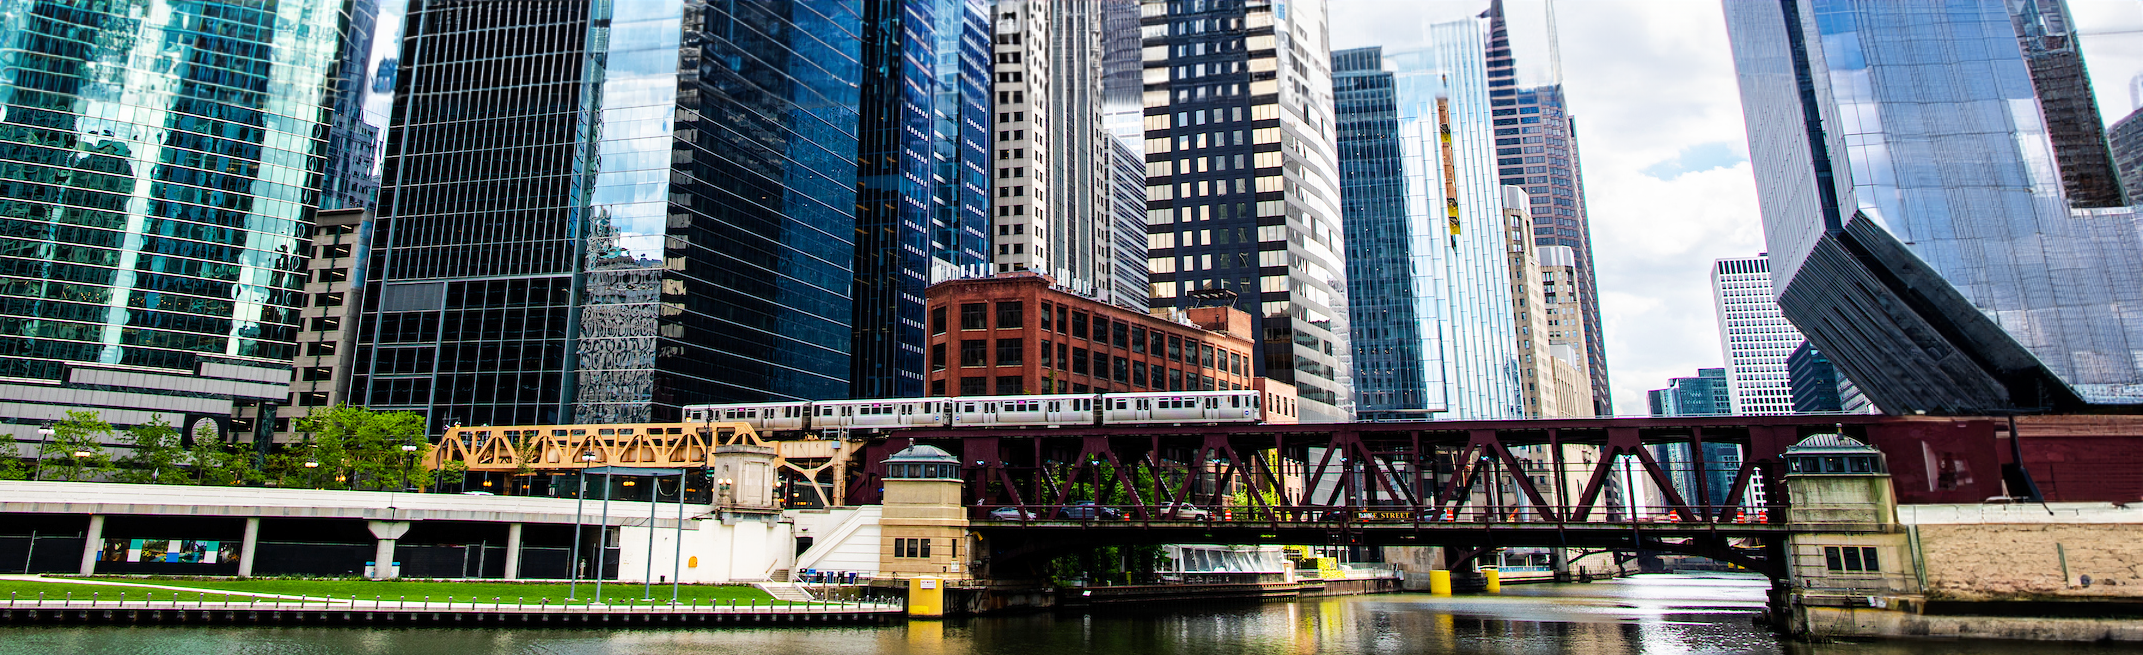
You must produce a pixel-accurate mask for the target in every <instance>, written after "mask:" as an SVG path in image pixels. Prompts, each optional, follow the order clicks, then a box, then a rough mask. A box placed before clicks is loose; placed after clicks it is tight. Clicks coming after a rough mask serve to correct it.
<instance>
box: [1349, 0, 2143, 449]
mask: <svg viewBox="0 0 2143 655" xmlns="http://www.w3.org/2000/svg"><path fill="white" fill-rule="evenodd" d="M1329 1H1330V3H1331V14H1330V29H1331V35H1332V47H1333V48H1334V49H1340V48H1355V47H1363V46H1372V45H1381V46H1384V47H1385V48H1386V49H1387V50H1403V49H1407V48H1410V47H1419V46H1421V45H1423V44H1424V34H1425V30H1424V29H1423V28H1424V27H1425V26H1426V25H1428V24H1432V23H1436V22H1442V21H1449V20H1458V19H1463V18H1467V17H1471V16H1473V15H1476V14H1479V13H1480V12H1481V11H1482V10H1484V9H1486V8H1487V6H1488V2H1487V0H1329ZM1720 2H1721V0H1557V1H1556V2H1555V15H1556V21H1555V28H1556V29H1555V33H1556V34H1557V35H1559V38H1558V39H1556V42H1557V44H1558V47H1557V48H1556V49H1557V50H1559V54H1560V60H1561V62H1562V79H1563V82H1564V85H1565V88H1566V90H1567V92H1568V94H1569V97H1570V108H1571V113H1572V114H1573V115H1574V116H1575V117H1576V121H1577V137H1578V146H1579V149H1580V152H1579V156H1580V160H1579V163H1580V166H1581V167H1582V170H1583V174H1584V178H1585V179H1584V184H1585V195H1586V206H1587V210H1588V211H1589V213H1590V215H1591V220H1592V240H1593V243H1592V247H1593V256H1594V258H1595V260H1596V262H1597V266H1598V270H1597V274H1598V276H1599V284H1600V312H1601V315H1602V320H1603V322H1604V323H1605V326H1606V337H1607V368H1608V373H1609V375H1610V380H1611V382H1612V386H1613V395H1614V402H1615V413H1617V414H1624V415H1641V414H1644V413H1645V411H1646V408H1645V393H1644V392H1645V390H1647V389H1656V388H1660V387H1663V386H1666V383H1667V380H1668V379H1669V378H1674V377H1686V376H1692V375H1695V374H1696V369H1698V368H1700V367H1716V366H1720V365H1721V364H1722V362H1723V361H1724V357H1723V356H1722V355H1721V353H1720V349H1719V330H1718V324H1717V315H1716V313H1715V312H1714V311H1713V309H1712V300H1711V278H1710V271H1711V263H1712V261H1713V260H1715V259H1719V258H1724V257H1746V256H1750V255H1754V254H1757V253H1760V252H1763V251H1764V237H1763V227H1762V224H1761V218H1760V215H1759V213H1758V211H1757V207H1756V186H1755V181H1754V179H1753V178H1752V177H1751V175H1750V172H1749V164H1748V154H1747V153H1748V141H1747V135H1746V133H1745V132H1744V130H1743V125H1742V118H1741V97H1740V91H1739V89H1738V87H1736V86H1735V82H1734V66H1733V58H1732V55H1731V54H1730V52H1729V50H1728V45H1727V40H1726V19H1725V18H1724V15H1723V14H1722V13H1721V10H1720ZM1504 6H1505V13H1506V15H1507V16H1509V19H1508V20H1509V22H1510V32H1511V39H1512V46H1513V48H1514V49H1515V50H1516V53H1515V54H1516V56H1517V58H1518V70H1519V81H1520V82H1521V83H1522V84H1528V85H1531V84H1541V83H1546V82H1549V81H1551V80H1553V79H1554V71H1553V67H1552V66H1551V65H1550V61H1551V57H1550V56H1549V45H1548V42H1549V39H1548V38H1547V34H1548V29H1547V23H1548V21H1547V20H1546V18H1545V16H1546V4H1545V0H1506V2H1505V5H1504ZM2069 8H2070V11H2071V13H2073V14H2074V15H2075V18H2076V24H2077V26H2078V29H2079V30H2080V31H2081V32H2082V33H2083V37H2082V41H2083V48H2084V58H2085V65H2086V66H2087V67H2088V68H2089V70H2090V71H2091V77H2092V84H2093V86H2094V87H2096V90H2097V93H2098V98H2099V109H2100V111H2101V112H2103V113H2104V114H2105V115H2106V122H2108V123H2111V122H2113V121H2114V120H2118V119H2119V118H2120V117H2122V116H2125V115H2127V114H2128V112H2129V111H2130V110H2133V109H2135V108H2136V105H2137V102H2136V98H2135V92H2134V91H2132V84H2133V82H2134V81H2135V80H2138V79H2143V77H2139V76H2143V0H2069ZM2094 33H2099V35H2098V36H2093V34H2094Z"/></svg>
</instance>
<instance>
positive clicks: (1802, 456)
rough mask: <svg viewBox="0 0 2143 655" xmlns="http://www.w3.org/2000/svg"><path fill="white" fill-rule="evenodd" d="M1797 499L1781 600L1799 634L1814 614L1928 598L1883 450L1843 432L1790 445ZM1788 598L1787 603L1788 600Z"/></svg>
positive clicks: (1789, 488) (1789, 481)
mask: <svg viewBox="0 0 2143 655" xmlns="http://www.w3.org/2000/svg"><path fill="white" fill-rule="evenodd" d="M1784 459H1785V460H1786V476H1785V482H1786V492H1787V495H1788V497H1789V498H1790V499H1791V504H1790V505H1788V507H1789V509H1788V510H1787V516H1786V523H1787V525H1788V526H1789V527H1790V528H1791V530H1792V532H1791V535H1790V536H1788V537H1787V538H1786V548H1785V553H1784V562H1783V568H1784V573H1785V574H1786V575H1787V579H1788V580H1789V581H1790V582H1791V587H1790V589H1789V590H1788V591H1787V593H1786V597H1785V598H1774V599H1773V600H1774V602H1773V609H1774V611H1777V610H1784V611H1785V613H1786V616H1784V617H1783V618H1785V619H1786V625H1787V627H1788V629H1789V631H1791V632H1796V633H1798V632H1801V631H1803V630H1805V626H1806V622H1807V616H1808V612H1809V610H1811V609H1815V610H1816V611H1838V610H1855V609H1867V608H1875V609H1906V610H1908V611H1909V609H1910V608H1912V607H1914V606H1915V605H1916V604H1917V603H1919V602H1920V598H1921V595H1920V588H1919V585H1918V584H1917V580H1918V579H1919V576H1918V572H1917V570H1916V568H1917V565H1916V563H1915V561H1914V558H1913V557H1912V553H1913V548H1912V544H1911V543H1910V542H1911V535H1910V533H1909V532H1908V531H1907V530H1906V529H1905V527H1904V526H1902V525H1900V524H1899V522H1898V507H1897V494H1896V490H1895V489H1894V488H1892V486H1891V480H1890V469H1889V466H1888V463H1887V462H1886V460H1885V459H1884V457H1883V453H1882V452H1881V451H1879V450H1876V449H1875V447H1874V446H1870V445H1868V444H1865V443H1862V442H1860V441H1858V440H1856V439H1853V438H1851V437H1848V436H1845V435H1842V434H1817V435H1813V436H1810V437H1808V438H1806V439H1802V440H1801V441H1800V443H1797V444H1794V445H1793V446H1790V447H1788V448H1787V449H1786V452H1785V453H1784ZM1780 601H1783V602H1780Z"/></svg>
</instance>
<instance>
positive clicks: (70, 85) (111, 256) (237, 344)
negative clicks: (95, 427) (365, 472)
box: [0, 0, 353, 438]
mask: <svg viewBox="0 0 2143 655" xmlns="http://www.w3.org/2000/svg"><path fill="white" fill-rule="evenodd" d="M352 10H353V6H352V5H351V4H349V3H342V2H308V3H280V4H276V3H268V4H261V3H252V4H226V3H159V4H157V5H156V10H155V11H147V10H144V9H143V8H142V7H140V6H137V5H135V4H132V3H80V2H60V1H53V0H21V1H15V2H7V3H0V61H6V62H7V65H5V66H0V180H4V183H0V378H4V379H5V381H0V398H6V399H7V401H8V402H0V422H5V423H8V424H10V425H8V426H7V427H5V428H4V429H6V430H8V431H12V432H15V433H16V434H17V436H19V437H32V436H33V435H34V430H35V426H36V425H37V424H38V423H39V422H44V421H51V420H56V419H60V418H63V417H64V414H65V412H67V411H69V410H91V411H98V412H100V413H101V414H102V416H103V418H104V419H105V420H107V421H110V422H112V423H114V424H118V425H122V426H127V425H134V424H139V423H142V422H146V421H147V420H149V418H150V416H151V415H152V414H161V415H162V416H163V417H164V418H165V419H166V420H168V421H170V422H171V423H173V424H174V425H178V426H181V427H182V428H184V429H188V430H192V429H196V428H197V427H199V426H201V425H214V426H218V427H224V426H227V425H228V424H227V423H225V421H226V420H227V417H229V416H230V415H231V414H232V413H233V410H234V409H235V408H236V407H237V406H242V405H250V404H256V403H261V402H276V401H280V400H282V399H283V398H284V397H285V396H286V394H288V393H289V388H288V383H289V380H290V372H289V371H290V362H291V358H292V354H293V353H292V350H293V339H294V338H295V336H296V334H297V331H298V329H299V328H298V322H299V321H298V310H299V308H301V307H304V306H305V305H306V302H307V299H306V298H305V296H304V293H303V285H304V282H305V277H304V274H303V272H304V270H305V257H306V256H307V253H306V250H307V249H308V248H309V247H310V245H311V244H310V241H309V240H308V236H309V234H308V229H309V227H310V223H311V221H312V219H313V214H314V212H315V211H316V210H317V209H318V207H319V205H320V202H321V195H320V186H321V176H322V172H323V170H324V169H325V168H326V167H327V162H326V161H325V154H326V152H325V151H326V143H325V139H324V138H323V137H324V135H325V134H326V133H327V132H328V126H329V125H330V124H331V123H333V121H334V113H333V112H334V107H335V105H334V101H333V100H334V96H333V94H332V87H334V85H335V79H336V78H335V75H336V73H337V71H336V66H335V64H336V56H337V54H338V52H340V50H341V48H342V45H343V44H342V43H341V41H342V38H343V36H344V34H345V31H344V29H345V26H346V25H347V24H348V23H349V20H350V17H349V15H348V14H349V12H351V11H352ZM240 427H243V426H240ZM33 438H34V437H33Z"/></svg>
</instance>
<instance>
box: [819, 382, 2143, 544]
mask: <svg viewBox="0 0 2143 655" xmlns="http://www.w3.org/2000/svg"><path fill="white" fill-rule="evenodd" d="M1818 433H1843V434H1846V435H1848V436H1851V437H1853V438H1856V439H1859V440H1861V441H1863V442H1866V443H1869V444H1871V445H1874V446H1875V447H1877V448H1878V449H1880V450H1882V451H1883V452H1884V453H1885V455H1886V458H1887V459H1888V463H1889V467H1890V472H1891V475H1892V483H1893V486H1894V487H1895V489H1896V492H1897V496H1898V502H1899V503H1902V504H1915V503H1978V502H1982V501H1985V500H1986V499H1989V498H1993V497H2004V496H2033V497H2037V498H2041V499H2047V500H2108V499H2119V500H2123V501H2128V500H2136V499H2138V498H2143V448H2138V447H2137V446H2143V436H2139V435H2143V419H2138V418H2133V417H2043V416H2042V417H2022V418H1990V417H1888V416H1870V415H1818V416H1718V417H1676V418H1603V419H1559V420H1519V421H1470V422H1468V421H1448V422H1447V421H1438V422H1383V423H1340V424H1300V425H1182V426H1118V427H1028V428H960V429H915V430H901V431H891V432H885V433H879V434H873V435H869V436H867V437H866V441H865V443H864V444H863V448H862V449H861V450H862V452H861V453H860V459H861V460H862V461H861V462H858V463H857V465H858V466H859V467H861V474H860V475H856V476H853V477H851V479H850V483H851V484H850V487H849V489H848V498H849V499H850V502H854V503H864V504H868V503H875V502H877V499H878V497H879V494H880V491H881V484H880V480H881V476H882V475H883V474H884V465H883V461H884V460H885V458H886V457H887V456H889V455H891V454H892V453H894V452H897V451H899V450H901V449H903V448H906V447H908V446H909V445H910V444H928V445H933V446H937V447H939V448H941V449H944V450H945V451H947V452H949V453H952V454H954V455H957V456H959V457H960V460H961V465H962V476H963V478H964V480H965V482H966V488H965V492H964V493H965V504H966V505H967V506H969V507H970V508H971V509H970V516H969V518H970V520H971V521H972V522H973V523H972V527H973V529H975V530H977V531H978V532H981V533H982V535H983V536H984V537H985V539H988V540H990V541H991V542H992V543H993V546H992V550H993V551H996V552H994V553H993V556H995V557H999V558H1012V557H1015V556H1021V555H1027V554H1045V553H1048V552H1058V551H1064V550H1069V549H1075V548H1082V547H1091V546H1098V545H1121V544H1161V543H1295V544H1343V545H1422V546H1448V547H1455V548H1457V549H1458V552H1462V553H1471V554H1468V555H1463V556H1461V557H1459V558H1458V559H1466V558H1470V557H1471V556H1472V554H1479V553H1483V552H1488V551H1489V550H1491V549H1493V548H1496V547H1503V546H1569V547H1583V548H1612V549H1618V550H1620V549H1650V550H1662V551H1670V552H1683V553H1688V554H1696V555H1703V556H1706V557H1711V558H1714V559H1718V560H1722V561H1727V562H1732V563H1736V564H1740V565H1743V566H1747V567H1750V568H1752V569H1755V570H1759V571H1771V570H1774V569H1776V568H1777V567H1776V566H1775V565H1776V564H1777V563H1778V562H1780V559H1781V558H1779V557H1778V556H1777V550H1776V549H1778V548H1781V547H1782V545H1783V539H1781V538H1780V537H1783V536H1784V535H1785V534H1786V532H1787V526H1786V525H1784V520H1785V511H1784V510H1785V504H1786V502H1787V499H1788V497H1787V494H1786V491H1785V489H1784V487H1783V485H1782V478H1781V476H1782V474H1783V472H1784V471H1783V468H1782V467H1783V461H1782V460H1781V458H1780V455H1781V454H1783V453H1784V452H1785V450H1786V448H1787V447H1788V446H1791V445H1793V444H1795V443H1796V442H1798V441H1799V440H1801V439H1802V438H1805V437H1808V436H1810V435H1813V434H1818ZM2013 435H2021V437H2022V438H2012V436H2013ZM1707 444H1712V445H1713V446H1711V448H1714V449H1716V448H1717V444H1732V445H1734V446H1738V451H1739V452H1738V456H1739V461H1738V463H1734V464H1732V465H1731V467H1730V468H1727V469H1726V470H1708V469H1707V468H1706V467H1707V464H1706V462H1705V461H1704V460H1705V458H1703V457H1688V458H1685V459H1683V461H1682V462H1681V463H1669V462H1662V461H1661V458H1660V457H1659V455H1660V454H1661V453H1664V452H1669V451H1670V450H1671V448H1670V449H1661V448H1655V447H1660V446H1668V447H1675V446H1679V447H1682V448H1686V449H1687V450H1686V451H1684V452H1701V451H1704V450H1705V449H1706V445H1707ZM1677 478H1679V479H1681V480H1682V481H1683V483H1682V484H1679V485H1677V484H1675V480H1676V479H1677ZM1695 480H1712V481H1713V482H1712V483H1710V484H1694V483H1693V482H1694V481H1695ZM1640 489H1643V490H1646V491H1637V492H1636V493H1632V491H1636V490H1640ZM1685 491H1686V492H1687V493H1684V492H1685ZM1007 508H1010V509H1007ZM993 511H994V512H995V513H994V514H993Z"/></svg>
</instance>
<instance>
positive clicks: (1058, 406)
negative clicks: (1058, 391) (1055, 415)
mask: <svg viewBox="0 0 2143 655" xmlns="http://www.w3.org/2000/svg"><path fill="white" fill-rule="evenodd" d="M1049 411H1052V412H1061V411H1064V403H1061V402H1057V401H1054V400H1052V401H1049Z"/></svg>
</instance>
